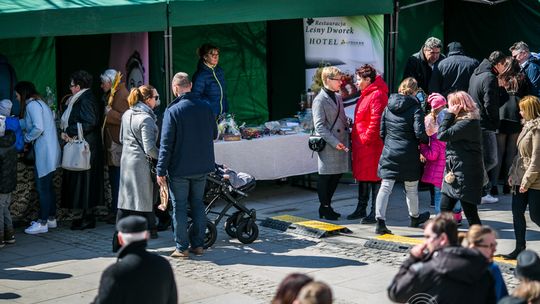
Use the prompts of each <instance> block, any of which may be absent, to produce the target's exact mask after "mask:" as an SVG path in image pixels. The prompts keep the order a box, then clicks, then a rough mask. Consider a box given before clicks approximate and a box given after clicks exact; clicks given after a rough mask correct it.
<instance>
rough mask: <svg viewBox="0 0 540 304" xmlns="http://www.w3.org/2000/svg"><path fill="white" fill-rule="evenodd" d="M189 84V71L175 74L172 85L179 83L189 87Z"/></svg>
mask: <svg viewBox="0 0 540 304" xmlns="http://www.w3.org/2000/svg"><path fill="white" fill-rule="evenodd" d="M189 84H190V81H189V75H188V74H187V73H184V72H178V73H176V74H175V75H174V76H173V79H172V85H177V86H179V87H181V88H188V87H189Z"/></svg>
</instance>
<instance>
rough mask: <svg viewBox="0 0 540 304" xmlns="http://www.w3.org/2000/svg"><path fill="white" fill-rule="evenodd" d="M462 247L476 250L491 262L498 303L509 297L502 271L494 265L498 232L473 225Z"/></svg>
mask: <svg viewBox="0 0 540 304" xmlns="http://www.w3.org/2000/svg"><path fill="white" fill-rule="evenodd" d="M462 245H463V246H464V247H469V248H473V249H476V250H478V251H480V253H482V255H484V256H485V257H486V259H487V260H488V261H489V263H490V264H489V268H488V269H489V271H490V272H491V275H492V277H493V279H494V283H495V285H494V287H495V297H496V299H497V301H499V300H500V299H502V298H503V297H506V296H507V295H508V289H507V288H506V284H505V283H504V279H503V277H502V274H501V269H500V268H499V266H497V264H495V263H493V254H494V253H495V251H496V250H497V232H495V230H494V229H493V228H491V227H489V226H482V225H472V226H471V227H470V228H469V231H467V233H466V234H465V235H464V240H463V243H462Z"/></svg>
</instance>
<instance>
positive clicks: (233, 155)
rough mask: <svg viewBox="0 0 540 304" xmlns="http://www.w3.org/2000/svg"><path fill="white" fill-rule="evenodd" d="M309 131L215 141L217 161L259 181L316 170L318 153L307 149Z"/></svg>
mask: <svg viewBox="0 0 540 304" xmlns="http://www.w3.org/2000/svg"><path fill="white" fill-rule="evenodd" d="M308 138H309V134H306V133H298V134H291V135H273V136H264V137H261V138H255V139H251V140H246V139H243V140H241V141H216V142H215V143H214V151H215V155H216V163H218V164H224V165H226V166H227V167H229V168H230V169H231V170H234V171H236V172H245V173H248V174H251V175H253V176H254V177H255V178H256V179H258V180H273V179H279V178H284V177H288V176H296V175H303V174H309V173H314V172H317V153H315V154H313V157H312V151H311V150H310V149H309V148H308V144H307V142H308Z"/></svg>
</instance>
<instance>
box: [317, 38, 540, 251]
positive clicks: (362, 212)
mask: <svg viewBox="0 0 540 304" xmlns="http://www.w3.org/2000/svg"><path fill="white" fill-rule="evenodd" d="M442 50H443V46H442V43H441V41H440V40H439V39H437V38H434V37H430V38H428V39H427V40H426V41H425V43H424V45H423V46H422V48H421V49H420V51H419V52H418V53H415V54H413V55H412V56H411V57H410V58H409V59H408V61H407V64H406V66H405V71H404V74H403V80H402V82H401V84H400V85H399V88H398V92H397V93H394V94H390V95H388V94H389V89H388V86H387V85H386V84H385V82H384V80H383V79H382V77H381V76H380V75H377V73H376V71H375V69H374V67H372V66H370V65H367V64H366V65H363V66H361V67H359V68H358V69H357V70H356V85H357V87H358V89H359V90H360V91H361V95H360V98H359V99H358V101H357V103H356V108H355V113H354V119H353V120H352V121H350V120H349V121H347V118H346V116H345V114H344V109H343V101H342V100H341V98H340V96H339V94H336V93H335V92H337V91H339V86H340V79H341V75H342V73H341V71H340V70H339V69H338V68H336V67H325V68H323V70H322V73H321V77H322V82H323V85H324V87H323V88H322V90H321V91H320V93H319V94H318V95H317V97H316V98H315V100H314V101H313V122H314V126H315V131H316V132H317V134H319V135H320V136H321V137H322V138H323V139H324V140H325V141H326V143H327V145H326V148H325V149H324V150H322V151H321V152H318V163H319V170H318V171H319V172H318V173H319V180H318V184H317V189H318V196H319V202H320V207H319V215H320V217H321V218H324V219H327V220H338V219H339V217H340V216H341V214H339V213H338V212H336V211H335V210H334V209H333V208H332V206H331V203H332V196H333V194H334V192H335V190H336V187H337V185H338V182H339V179H340V177H341V175H342V174H343V173H346V172H349V169H350V168H349V163H350V164H352V174H353V177H354V178H355V180H356V181H357V182H358V205H357V207H356V209H355V210H354V211H353V213H351V214H349V215H348V216H347V219H349V220H355V219H360V223H362V224H375V232H376V233H378V234H386V233H391V231H390V229H388V227H387V226H386V222H387V218H386V208H387V205H388V199H389V196H390V193H391V192H392V188H393V187H394V184H395V182H403V183H404V187H405V194H406V202H407V207H408V213H409V216H410V226H411V227H419V226H420V225H421V224H422V223H424V222H426V221H427V220H428V219H429V217H430V213H429V211H423V212H422V211H420V210H419V203H418V189H419V184H420V183H423V184H425V185H428V186H429V187H430V188H431V194H432V205H433V206H434V207H435V213H436V214H438V213H440V212H443V211H448V212H453V214H454V219H455V220H456V221H457V222H458V223H461V219H462V211H463V213H464V214H465V217H466V218H467V221H468V222H469V225H471V226H472V225H480V224H481V220H480V217H479V215H478V205H480V204H487V203H495V202H497V201H498V198H497V195H498V194H499V180H502V181H503V187H502V192H503V193H505V194H508V193H510V192H511V193H512V214H513V218H514V220H513V221H514V228H515V234H516V248H515V250H514V251H513V252H511V253H509V254H507V255H505V257H506V258H509V259H515V258H516V257H517V255H518V254H519V253H520V252H521V251H523V250H524V249H525V226H526V225H525V218H524V212H525V209H526V208H527V205H529V206H530V212H531V218H532V220H533V221H534V222H535V223H537V221H538V212H537V210H536V207H534V206H533V205H534V204H530V202H531V201H532V200H534V198H535V196H536V193H537V192H538V189H539V187H538V186H537V183H538V182H540V179H538V167H537V166H538V165H537V163H538V158H537V155H538V153H540V152H539V151H540V149H538V147H537V145H536V144H535V143H537V142H538V139H537V138H536V133H537V131H536V130H537V125H538V119H539V114H540V113H539V110H538V109H539V108H540V101H539V99H538V92H539V88H540V61H539V60H538V59H537V58H536V57H534V56H533V55H532V54H531V53H530V51H529V48H528V46H527V44H526V43H524V42H521V41H520V42H516V43H515V44H514V45H512V46H511V47H510V48H509V51H510V52H511V56H509V55H506V54H505V53H504V52H501V51H494V52H492V53H491V54H490V55H489V57H488V58H485V59H483V60H482V61H481V62H479V61H478V60H476V59H474V58H471V57H469V56H467V55H466V53H465V51H464V48H463V46H462V45H461V43H459V42H451V43H449V44H448V53H447V54H448V56H444V55H443V54H442ZM349 128H350V129H351V131H350V137H349V132H348V129H349ZM349 148H351V150H352V151H351V153H348V152H349ZM479 164H480V165H479ZM370 201H371V205H370V204H369V202H370ZM368 206H369V207H370V208H369V209H368Z"/></svg>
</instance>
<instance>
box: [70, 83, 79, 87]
mask: <svg viewBox="0 0 540 304" xmlns="http://www.w3.org/2000/svg"><path fill="white" fill-rule="evenodd" d="M76 86H77V85H76V84H72V83H70V84H69V88H73V87H76Z"/></svg>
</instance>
